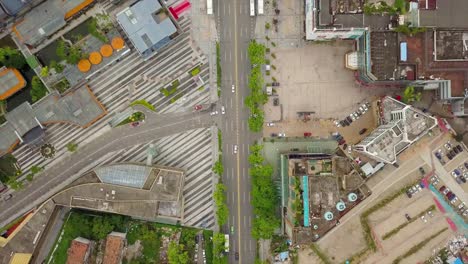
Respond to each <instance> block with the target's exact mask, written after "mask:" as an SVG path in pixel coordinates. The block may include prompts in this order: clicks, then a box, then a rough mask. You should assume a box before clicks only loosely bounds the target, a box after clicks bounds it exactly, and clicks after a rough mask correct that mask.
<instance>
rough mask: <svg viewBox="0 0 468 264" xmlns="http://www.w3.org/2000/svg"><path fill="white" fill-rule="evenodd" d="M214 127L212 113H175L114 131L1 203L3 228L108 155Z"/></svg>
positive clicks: (94, 141) (99, 138)
mask: <svg viewBox="0 0 468 264" xmlns="http://www.w3.org/2000/svg"><path fill="white" fill-rule="evenodd" d="M211 124H213V121H212V120H211V117H210V116H209V114H208V113H206V112H203V113H184V114H178V115H177V114H173V115H170V116H168V117H160V118H147V121H146V122H145V123H144V124H143V125H141V126H140V127H137V128H133V127H131V126H122V127H118V128H115V129H112V130H110V131H109V132H107V133H105V134H103V135H102V136H100V137H98V138H96V139H95V140H93V141H92V142H91V143H90V144H87V145H86V146H84V147H82V148H81V149H80V150H79V151H77V152H76V153H74V154H72V155H70V156H68V157H66V158H64V159H62V160H61V161H60V162H58V163H56V164H55V165H54V166H52V167H49V168H47V171H46V172H47V173H46V174H43V175H40V176H38V177H37V178H36V179H35V180H34V181H32V182H31V183H30V184H27V185H26V186H25V188H24V189H22V190H19V191H16V192H14V194H13V197H12V198H11V199H10V200H9V201H7V202H2V203H1V204H0V211H1V212H2V214H1V215H0V225H1V226H3V225H5V224H7V223H9V222H10V221H12V220H13V219H15V218H16V217H18V216H20V215H21V214H24V213H25V212H27V211H29V210H31V209H32V208H34V207H36V206H37V205H39V204H40V203H42V202H44V201H45V200H47V199H48V198H49V197H50V196H52V195H53V194H54V193H56V192H58V191H59V190H61V189H62V188H64V187H65V186H67V185H68V184H70V183H71V182H73V181H74V180H76V179H77V178H78V177H79V176H80V175H81V173H83V172H85V171H86V170H89V168H90V167H92V166H93V162H94V161H96V160H99V158H101V157H103V156H106V154H108V153H110V152H113V151H116V150H119V149H123V148H128V147H132V146H135V145H138V144H143V143H146V142H149V141H151V140H154V139H158V138H161V137H164V136H167V135H171V134H173V133H174V131H184V130H189V129H194V128H200V127H209V126H210V125H211Z"/></svg>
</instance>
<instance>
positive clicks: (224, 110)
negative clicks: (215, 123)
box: [221, 106, 226, 115]
mask: <svg viewBox="0 0 468 264" xmlns="http://www.w3.org/2000/svg"><path fill="white" fill-rule="evenodd" d="M221 114H222V115H224V114H226V109H225V108H224V106H221Z"/></svg>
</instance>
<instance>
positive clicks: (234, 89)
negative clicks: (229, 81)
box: [231, 84, 236, 93]
mask: <svg viewBox="0 0 468 264" xmlns="http://www.w3.org/2000/svg"><path fill="white" fill-rule="evenodd" d="M231 87H232V92H233V93H235V92H236V87H235V86H234V84H233V85H232V86H231Z"/></svg>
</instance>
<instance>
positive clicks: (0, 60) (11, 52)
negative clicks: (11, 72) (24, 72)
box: [0, 47, 26, 69]
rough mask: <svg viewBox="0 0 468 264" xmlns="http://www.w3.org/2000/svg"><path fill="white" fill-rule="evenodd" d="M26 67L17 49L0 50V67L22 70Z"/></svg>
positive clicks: (5, 48)
mask: <svg viewBox="0 0 468 264" xmlns="http://www.w3.org/2000/svg"><path fill="white" fill-rule="evenodd" d="M25 65H26V59H25V58H24V56H23V54H21V52H20V51H19V50H17V49H12V48H10V47H4V48H0V66H5V67H7V68H15V69H22V68H23V67H24V66H25Z"/></svg>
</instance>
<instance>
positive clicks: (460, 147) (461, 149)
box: [455, 145, 466, 166]
mask: <svg viewBox="0 0 468 264" xmlns="http://www.w3.org/2000/svg"><path fill="white" fill-rule="evenodd" d="M455 148H456V149H458V151H460V152H463V148H462V146H461V145H457V146H456V147H455ZM465 166H466V165H465Z"/></svg>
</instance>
